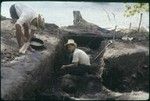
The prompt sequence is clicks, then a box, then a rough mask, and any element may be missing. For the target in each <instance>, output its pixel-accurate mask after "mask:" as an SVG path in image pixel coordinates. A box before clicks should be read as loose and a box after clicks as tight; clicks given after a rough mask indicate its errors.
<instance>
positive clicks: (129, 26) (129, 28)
mask: <svg viewBox="0 0 150 101" xmlns="http://www.w3.org/2000/svg"><path fill="white" fill-rule="evenodd" d="M131 25H132V23H131V22H130V25H129V30H131Z"/></svg>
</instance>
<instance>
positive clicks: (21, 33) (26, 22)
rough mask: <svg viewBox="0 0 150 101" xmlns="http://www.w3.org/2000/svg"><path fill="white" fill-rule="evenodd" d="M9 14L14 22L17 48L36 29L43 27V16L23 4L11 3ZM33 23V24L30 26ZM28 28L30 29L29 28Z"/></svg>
mask: <svg viewBox="0 0 150 101" xmlns="http://www.w3.org/2000/svg"><path fill="white" fill-rule="evenodd" d="M10 16H11V18H12V19H13V22H15V28H16V38H17V42H18V45H19V48H21V47H22V46H23V44H24V43H26V42H29V41H30V39H31V37H32V36H33V34H34V32H35V28H34V29H33V28H32V27H33V26H35V27H36V29H43V28H44V18H42V17H41V15H40V14H36V12H35V11H34V10H32V9H31V8H29V7H28V6H26V5H23V4H13V5H12V6H11V7H10ZM32 25H33V26H32ZM29 29H30V30H29Z"/></svg>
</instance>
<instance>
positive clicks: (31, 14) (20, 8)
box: [15, 3, 38, 26]
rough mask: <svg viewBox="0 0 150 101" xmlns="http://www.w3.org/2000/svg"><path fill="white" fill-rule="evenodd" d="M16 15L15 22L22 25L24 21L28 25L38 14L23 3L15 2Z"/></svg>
mask: <svg viewBox="0 0 150 101" xmlns="http://www.w3.org/2000/svg"><path fill="white" fill-rule="evenodd" d="M15 8H16V12H17V15H18V16H19V19H18V20H17V22H16V24H19V25H21V26H22V25H23V24H24V23H28V24H29V25H30V23H31V21H32V20H33V19H34V18H36V17H37V16H38V15H37V14H36V12H35V11H34V10H33V9H31V8H29V7H28V6H26V5H23V4H19V3H17V4H15Z"/></svg>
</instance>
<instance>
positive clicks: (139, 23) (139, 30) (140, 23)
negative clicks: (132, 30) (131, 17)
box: [138, 13, 143, 32]
mask: <svg viewBox="0 0 150 101" xmlns="http://www.w3.org/2000/svg"><path fill="white" fill-rule="evenodd" d="M142 15H143V13H141V14H140V22H139V27H138V32H139V31H140V27H141V22H142Z"/></svg>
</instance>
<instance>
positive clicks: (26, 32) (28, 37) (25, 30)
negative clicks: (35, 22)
mask: <svg viewBox="0 0 150 101" xmlns="http://www.w3.org/2000/svg"><path fill="white" fill-rule="evenodd" d="M23 28H24V36H25V38H24V41H25V42H27V41H29V39H30V35H29V26H28V24H27V23H24V24H23Z"/></svg>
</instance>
